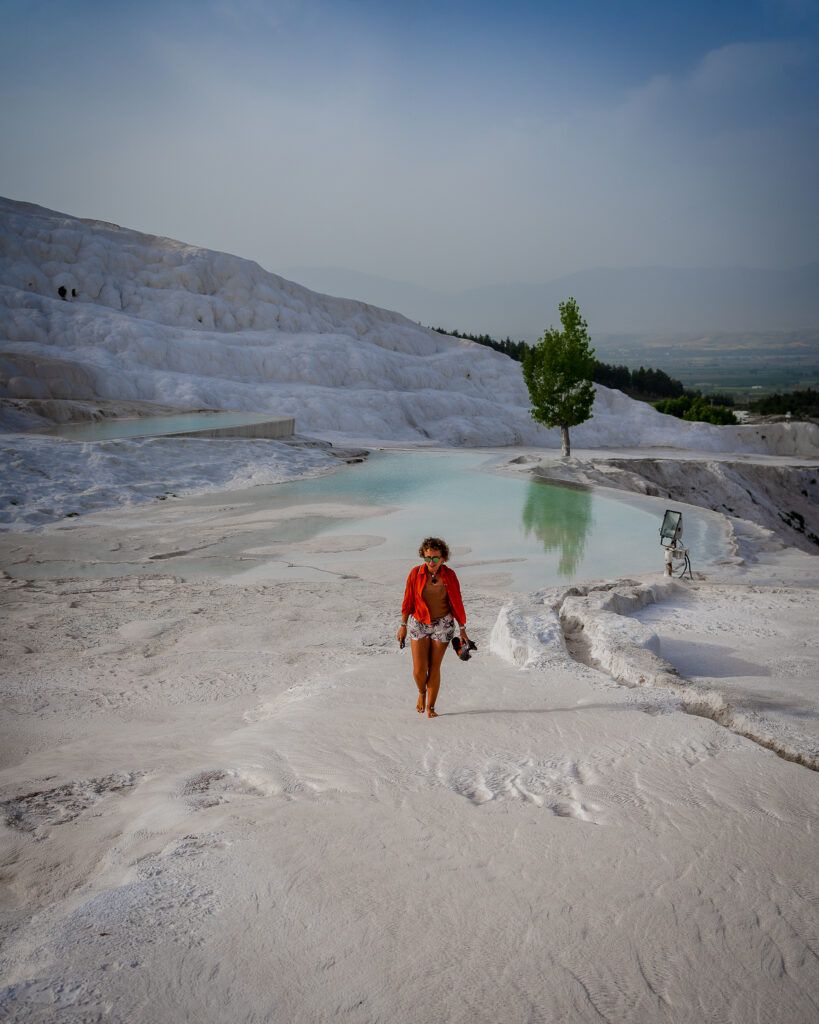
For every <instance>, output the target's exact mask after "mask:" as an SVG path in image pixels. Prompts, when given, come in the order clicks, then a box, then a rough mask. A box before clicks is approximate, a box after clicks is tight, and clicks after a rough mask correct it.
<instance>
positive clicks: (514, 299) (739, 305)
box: [277, 262, 819, 341]
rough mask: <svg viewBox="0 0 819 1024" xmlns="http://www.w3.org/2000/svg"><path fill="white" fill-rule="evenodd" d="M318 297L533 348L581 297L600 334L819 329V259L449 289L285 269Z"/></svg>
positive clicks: (589, 273)
mask: <svg viewBox="0 0 819 1024" xmlns="http://www.w3.org/2000/svg"><path fill="white" fill-rule="evenodd" d="M277 273H280V274H281V275H282V276H283V277H286V278H289V279H290V280H294V281H298V282H299V283H300V284H303V285H306V286H307V287H308V288H311V289H313V290H314V291H318V292H323V293H325V294H329V295H338V296H345V297H347V298H356V299H360V300H361V301H363V302H368V303H371V304H372V305H375V306H382V307H384V308H386V309H393V310H396V311H397V312H400V313H403V314H404V315H405V316H408V317H410V318H411V319H413V320H416V321H419V322H420V323H423V324H425V325H428V326H434V327H438V326H439V327H445V328H448V329H450V330H451V329H457V330H461V331H470V332H474V333H481V334H482V333H488V334H491V335H493V336H494V337H502V338H505V337H506V336H507V335H509V336H511V337H512V338H513V339H516V340H517V339H520V338H523V339H525V340H527V341H534V340H535V339H537V338H538V337H540V335H541V334H542V333H543V331H544V330H545V328H547V327H549V326H550V325H551V324H556V323H558V308H557V307H558V303H559V302H561V301H562V300H563V299H565V298H567V297H568V296H570V295H572V296H574V298H576V299H577V301H578V302H579V304H580V308H581V310H582V312H583V315H584V316H585V318H586V319H587V321H588V323H589V327H590V330H591V333H592V336H593V337H598V338H599V337H601V336H603V335H613V334H619V335H626V336H632V337H638V336H641V335H652V334H653V335H656V334H667V335H680V334H692V333H694V334H696V333H701V332H708V333H713V332H717V331H756V332H760V331H793V330H801V329H807V328H816V327H819V262H816V263H810V264H808V265H806V266H801V267H796V268H794V269H791V270H759V269H747V268H717V269H707V268H700V267H696V268H690V269H677V268H669V267H626V268H621V269H613V268H605V267H600V268H596V269H592V270H584V271H579V272H578V273H574V274H569V275H567V276H565V277H560V278H557V279H555V280H553V281H546V282H543V283H534V284H527V283H520V284H500V285H491V286H487V287H484V288H473V289H470V290H468V291H460V292H445V291H436V290H434V289H431V288H422V287H418V286H417V285H411V284H404V283H402V282H399V281H391V280H389V279H387V278H382V277H377V276H375V275H372V274H363V273H359V272H358V271H354V270H347V269H345V268H343V267H285V268H282V269H281V270H279V271H277Z"/></svg>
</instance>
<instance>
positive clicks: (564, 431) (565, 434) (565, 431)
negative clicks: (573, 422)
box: [560, 427, 572, 459]
mask: <svg viewBox="0 0 819 1024" xmlns="http://www.w3.org/2000/svg"><path fill="white" fill-rule="evenodd" d="M560 440H561V443H562V445H563V458H564V459H568V457H569V456H570V455H571V454H572V448H571V445H570V444H569V428H568V427H561V428H560Z"/></svg>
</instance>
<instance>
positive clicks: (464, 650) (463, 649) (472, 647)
mask: <svg viewBox="0 0 819 1024" xmlns="http://www.w3.org/2000/svg"><path fill="white" fill-rule="evenodd" d="M452 649H453V650H454V651H455V653H456V654H457V655H458V657H459V658H460V659H461V661H469V659H470V658H471V657H472V653H471V652H472V651H477V649H478V645H477V644H474V643H472V641H471V640H467V642H466V643H465V644H462V643H461V638H460V637H459V636H453V638H452Z"/></svg>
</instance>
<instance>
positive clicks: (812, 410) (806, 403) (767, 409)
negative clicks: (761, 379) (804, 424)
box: [748, 388, 819, 418]
mask: <svg viewBox="0 0 819 1024" xmlns="http://www.w3.org/2000/svg"><path fill="white" fill-rule="evenodd" d="M748 409H749V410H750V411H751V412H755V413H759V414H760V415H762V416H784V415H785V414H786V413H791V415H792V416H795V417H797V418H798V417H800V416H811V417H816V416H819V391H817V390H815V389H814V388H805V389H804V390H801V391H790V392H788V394H784V395H783V394H781V393H779V392H777V394H775V395H768V396H767V397H766V398H758V399H756V401H754V402H749V403H748Z"/></svg>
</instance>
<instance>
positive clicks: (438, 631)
mask: <svg viewBox="0 0 819 1024" xmlns="http://www.w3.org/2000/svg"><path fill="white" fill-rule="evenodd" d="M408 633H409V638H410V640H423V639H424V637H430V638H431V639H432V640H437V641H438V643H439V644H448V643H449V641H450V640H451V639H452V638H453V636H455V619H454V618H453V617H452V615H444V616H443V617H442V618H440V619H433V620H432V622H430V624H429V625H427V624H426V623H425V622H419V621H418V619H416V618H415V616H414V615H410V617H409V630H408Z"/></svg>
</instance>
